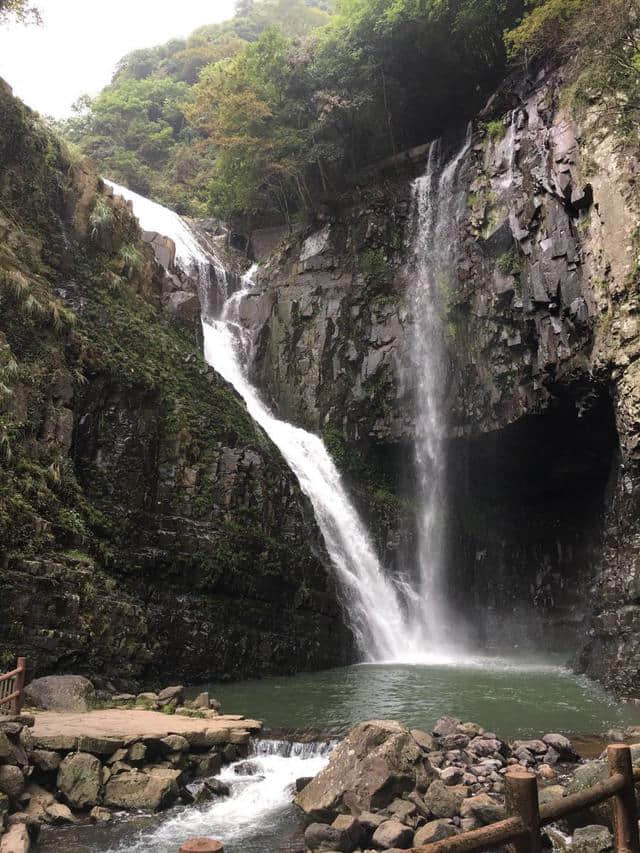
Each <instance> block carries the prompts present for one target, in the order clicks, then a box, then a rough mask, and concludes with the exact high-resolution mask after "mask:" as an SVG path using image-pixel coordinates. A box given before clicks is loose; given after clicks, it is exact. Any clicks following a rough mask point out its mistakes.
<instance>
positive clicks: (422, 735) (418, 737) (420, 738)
mask: <svg viewBox="0 0 640 853" xmlns="http://www.w3.org/2000/svg"><path fill="white" fill-rule="evenodd" d="M411 736H412V738H413V739H414V740H415V742H416V743H417V744H418V746H419V747H420V748H421V749H424V751H425V752H431V750H432V749H433V738H432V737H431V735H429V734H427V733H426V732H423V731H421V730H420V729H411Z"/></svg>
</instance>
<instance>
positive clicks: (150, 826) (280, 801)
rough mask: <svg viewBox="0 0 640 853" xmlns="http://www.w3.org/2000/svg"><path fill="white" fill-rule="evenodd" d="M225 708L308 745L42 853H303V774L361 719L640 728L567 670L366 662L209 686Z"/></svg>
mask: <svg viewBox="0 0 640 853" xmlns="http://www.w3.org/2000/svg"><path fill="white" fill-rule="evenodd" d="M209 690H210V691H211V693H212V695H215V697H216V698H217V699H219V700H220V701H221V702H222V705H223V707H224V709H225V710H226V711H229V712H233V713H244V714H246V715H250V716H252V717H257V718H258V719H262V720H264V722H265V726H266V728H267V729H272V730H276V732H279V731H287V730H288V731H291V732H295V734H294V735H293V737H294V738H295V737H301V736H302V734H303V733H304V732H309V731H311V732H313V736H314V740H315V741H316V742H313V743H293V744H291V743H288V742H286V741H282V740H280V741H277V740H261V741H258V742H257V746H256V749H255V753H256V754H255V755H253V756H250V759H249V760H250V761H251V762H252V763H254V765H255V766H254V768H253V769H254V770H255V771H256V772H255V773H254V774H252V775H248V774H246V772H244V771H245V770H246V764H245V762H244V761H241V762H236V763H235V764H231V765H228V766H227V767H225V768H224V769H223V771H222V773H221V775H220V777H219V778H221V779H222V780H223V781H225V782H227V784H229V785H230V787H231V796H230V797H229V798H228V799H223V800H218V801H217V802H212V803H207V804H205V805H201V806H179V807H175V808H173V809H170V810H169V811H167V812H164V813H162V814H159V815H142V816H131V815H129V816H123V817H122V818H121V819H118V820H116V821H114V822H113V823H111V824H107V825H105V826H89V825H86V826H76V827H71V828H69V829H53V830H51V829H45V831H44V833H43V838H42V844H41V848H40V850H41V853H57V851H60V850H64V851H65V853H99V851H101V852H102V853H124V851H128V853H176V851H177V850H178V848H179V847H180V843H181V842H183V841H184V840H185V839H187V838H189V837H192V836H196V835H205V836H210V837H214V838H219V839H220V840H221V841H223V842H224V845H225V853H253V851H260V853H278V851H294V850H300V849H301V846H300V843H299V841H300V832H301V830H302V821H301V818H300V815H299V814H298V813H297V810H296V808H295V807H294V806H293V805H292V798H293V786H294V783H295V780H296V779H297V778H299V777H301V776H312V775H314V774H316V773H317V772H319V771H320V770H321V769H322V767H323V766H324V765H325V763H326V762H327V760H328V755H329V752H330V748H331V743H330V738H331V737H333V736H339V735H340V734H342V733H344V732H345V731H346V730H347V729H348V728H349V727H350V726H351V725H353V724H355V723H357V722H361V721H362V720H366V719H373V718H386V719H395V720H399V721H401V722H403V723H405V724H407V725H409V726H412V727H420V728H425V729H430V728H431V726H432V725H433V723H434V722H435V720H436V719H437V718H438V717H439V716H441V715H443V714H453V715H455V716H457V717H460V718H462V719H463V720H473V721H474V722H478V723H480V724H482V725H483V726H485V728H487V729H490V730H492V731H495V732H496V733H497V734H498V735H500V736H501V737H504V738H508V739H512V738H515V737H516V736H529V735H541V734H544V733H545V732H549V731H560V732H563V733H566V734H569V735H581V734H584V735H588V734H596V733H602V732H605V731H606V730H607V729H609V728H611V727H616V728H620V727H624V726H626V725H631V724H638V723H640V709H639V708H638V707H637V706H635V705H627V704H622V703H619V702H616V701H615V700H614V699H612V698H611V697H609V696H608V695H607V694H606V693H605V692H604V691H603V690H601V689H600V688H599V687H597V686H596V685H595V684H593V683H592V682H590V681H588V680H587V679H584V678H580V677H577V676H575V675H573V674H572V673H571V672H569V671H568V670H567V669H565V668H564V667H562V666H554V665H549V664H542V663H522V662H515V661H512V662H509V661H505V660H502V661H500V660H490V659H478V660H475V661H474V660H471V661H468V662H466V663H465V664H464V665H457V666H451V665H441V666H438V665H428V666H421V665H404V664H386V665H385V664H365V665H360V666H351V667H345V668H342V669H333V670H327V671H325V672H316V673H305V674H302V675H296V676H292V677H288V678H264V679H261V680H254V681H242V682H236V683H230V684H213V685H210V686H209Z"/></svg>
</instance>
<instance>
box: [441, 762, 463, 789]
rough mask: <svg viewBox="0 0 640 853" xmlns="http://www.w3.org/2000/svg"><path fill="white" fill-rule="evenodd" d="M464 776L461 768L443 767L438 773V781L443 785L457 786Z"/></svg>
mask: <svg viewBox="0 0 640 853" xmlns="http://www.w3.org/2000/svg"><path fill="white" fill-rule="evenodd" d="M464 775H465V773H464V770H463V769H462V767H453V766H452V767H445V769H444V770H443V771H442V772H441V773H440V779H441V780H442V781H443V782H444V784H445V785H458V784H459V783H460V782H462V779H463V777H464Z"/></svg>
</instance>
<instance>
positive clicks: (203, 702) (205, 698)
mask: <svg viewBox="0 0 640 853" xmlns="http://www.w3.org/2000/svg"><path fill="white" fill-rule="evenodd" d="M189 706H190V707H191V708H207V709H208V708H209V694H208V693H198V695H197V696H196V698H195V699H192V700H191V702H189Z"/></svg>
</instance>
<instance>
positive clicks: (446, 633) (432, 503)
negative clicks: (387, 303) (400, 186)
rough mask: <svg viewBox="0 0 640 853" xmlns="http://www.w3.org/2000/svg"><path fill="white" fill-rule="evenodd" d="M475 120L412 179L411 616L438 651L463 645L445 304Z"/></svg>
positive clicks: (434, 151) (436, 148) (437, 148)
mask: <svg viewBox="0 0 640 853" xmlns="http://www.w3.org/2000/svg"><path fill="white" fill-rule="evenodd" d="M471 132H472V126H471V124H469V126H468V127H467V134H466V138H465V141H464V144H463V146H462V147H461V148H460V150H459V151H458V152H457V154H456V155H455V156H454V157H453V158H452V159H451V160H450V161H449V162H448V163H446V164H443V162H442V145H441V142H440V140H435V141H434V142H432V143H431V147H430V149H429V157H428V161H427V168H426V170H425V173H424V175H422V176H421V177H419V178H417V179H416V180H415V181H414V183H413V187H412V189H413V224H414V232H413V240H412V245H411V258H410V278H411V281H412V289H411V294H412V313H413V320H414V325H413V338H412V356H413V362H414V370H415V376H416V435H415V461H416V473H417V487H418V489H417V491H418V501H417V503H418V518H417V522H418V525H417V526H418V585H417V588H415V594H414V597H413V598H412V599H411V601H412V606H413V608H414V610H415V608H419V612H417V613H414V614H413V616H412V621H413V620H416V621H419V622H421V624H422V625H423V626H424V627H423V630H424V633H425V637H424V644H425V645H427V646H428V647H429V648H431V649H438V648H440V649H446V650H449V653H450V652H451V649H452V648H455V647H456V646H457V645H459V637H458V638H454V637H453V636H452V627H451V626H452V625H453V624H454V620H452V619H450V618H449V617H448V614H447V607H446V600H445V596H444V594H443V589H442V580H443V578H442V574H443V570H444V567H445V564H446V555H445V553H444V542H445V534H446V494H445V491H446V488H445V487H446V482H445V477H446V450H445V443H444V433H445V427H446V412H445V405H444V389H445V387H446V381H445V374H446V366H445V362H444V339H443V336H444V328H443V320H442V303H443V301H445V300H446V297H447V294H448V293H449V292H450V291H451V290H452V289H453V281H452V278H453V276H454V275H455V269H454V264H453V253H452V247H453V246H454V245H455V240H456V237H457V233H456V229H457V224H458V220H459V218H460V214H461V212H462V209H463V208H464V205H465V204H466V194H465V193H464V191H460V187H459V186H458V176H459V170H460V164H461V163H462V160H463V158H464V157H465V156H466V154H467V152H468V151H469V148H470V146H471Z"/></svg>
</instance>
